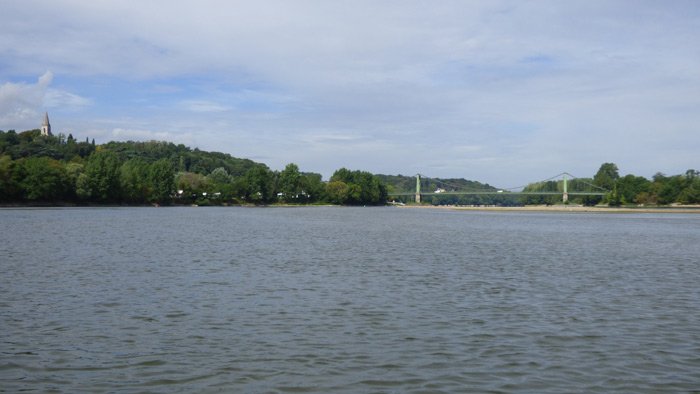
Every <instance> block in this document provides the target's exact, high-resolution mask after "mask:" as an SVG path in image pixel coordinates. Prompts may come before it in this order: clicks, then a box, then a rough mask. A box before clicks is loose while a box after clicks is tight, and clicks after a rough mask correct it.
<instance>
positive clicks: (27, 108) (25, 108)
mask: <svg viewBox="0 0 700 394" xmlns="http://www.w3.org/2000/svg"><path fill="white" fill-rule="evenodd" d="M52 80H53V74H52V73H51V72H50V71H47V72H45V73H44V74H43V75H41V76H40V77H39V78H38V79H37V81H36V83H34V84H28V83H23V82H20V83H13V82H6V83H4V84H2V85H0V125H2V126H4V127H7V128H8V129H13V128H20V127H24V125H26V124H28V122H33V123H36V124H35V125H34V127H32V128H36V127H39V125H40V124H41V118H40V115H39V114H40V109H41V108H42V106H43V104H44V97H45V95H46V90H47V88H48V86H49V85H50V84H51V81H52Z"/></svg>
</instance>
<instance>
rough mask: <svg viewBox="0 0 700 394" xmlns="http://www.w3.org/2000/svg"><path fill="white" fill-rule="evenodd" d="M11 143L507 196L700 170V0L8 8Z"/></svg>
mask: <svg viewBox="0 0 700 394" xmlns="http://www.w3.org/2000/svg"><path fill="white" fill-rule="evenodd" d="M0 21H1V23H2V28H0V130H10V129H15V130H17V131H23V130H28V129H34V128H39V127H40V125H41V121H42V119H43V114H44V112H45V111H47V112H48V113H49V117H50V119H51V125H52V129H53V131H54V132H62V133H64V134H66V135H67V134H68V133H72V134H73V136H74V137H76V138H77V139H84V138H89V139H93V138H94V139H95V140H96V142H97V143H105V142H108V141H111V140H116V141H126V140H134V141H146V140H165V141H170V142H174V143H177V144H180V143H182V144H185V145H187V146H190V147H192V148H195V147H197V148H199V149H202V150H209V151H219V152H225V153H229V154H231V155H233V156H235V157H242V158H249V159H252V160H255V161H258V162H262V163H265V164H267V165H268V166H269V167H270V168H271V169H273V170H281V169H283V168H284V166H285V165H286V164H288V163H296V164H297V165H298V166H299V167H300V168H301V170H302V171H308V172H317V173H321V174H323V175H324V177H325V178H326V179H327V178H328V177H329V176H330V175H331V174H332V173H333V172H334V171H335V170H337V169H339V168H341V167H345V168H349V169H351V170H363V171H370V172H372V173H381V174H402V175H415V174H417V173H420V174H423V175H424V176H428V177H442V178H466V179H469V180H475V181H479V182H483V183H488V184H490V185H493V186H496V187H502V188H510V187H517V186H521V185H525V184H527V183H530V182H536V181H539V180H543V179H546V178H549V177H551V176H553V175H556V174H558V173H561V172H564V171H566V172H569V173H571V174H573V175H575V176H579V177H591V176H593V175H594V174H595V172H596V171H597V170H598V168H599V167H600V165H601V164H602V163H605V162H612V163H615V164H617V166H618V168H619V170H620V174H621V175H625V174H634V175H639V176H645V177H647V178H650V177H651V176H653V175H654V174H655V173H657V172H662V173H664V174H667V175H675V174H682V173H685V171H686V170H687V169H690V168H693V169H700V44H699V43H700V1H697V0H687V1H686V0H672V1H644V0H621V1H615V0H605V1H597V0H581V1H578V0H567V1H558V0H555V1H544V0H543V1H526V0H516V1H498V0H487V1H480V0H459V1H449V0H445V1H411V0H406V1H382V0H370V1H363V0H353V1H343V0H335V1H322V0H319V1H305V0H293V1H288V0H281V1H266V0H257V1H230V0H228V1H216V0H200V1H197V2H193V1H179V0H169V1H160V0H151V1H147V2H143V1H128V0H119V1H112V0H104V1H87V0H82V1H76V0H73V1H69V0H55V1H48V0H47V1H34V0H22V1H15V0H0Z"/></svg>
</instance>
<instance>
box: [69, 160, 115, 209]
mask: <svg viewBox="0 0 700 394" xmlns="http://www.w3.org/2000/svg"><path fill="white" fill-rule="evenodd" d="M120 166H121V165H120V162H119V158H118V157H117V154H116V153H114V152H111V151H107V150H101V151H96V152H95V153H93V154H92V155H91V156H90V158H89V159H88V162H87V164H86V165H85V172H84V173H83V174H81V175H80V176H79V177H78V182H77V183H78V195H79V197H82V198H84V199H88V200H91V201H98V202H108V201H117V200H118V199H119V197H120V196H121V194H120V188H119V168H120Z"/></svg>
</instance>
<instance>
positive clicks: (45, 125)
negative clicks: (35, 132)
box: [41, 112, 53, 135]
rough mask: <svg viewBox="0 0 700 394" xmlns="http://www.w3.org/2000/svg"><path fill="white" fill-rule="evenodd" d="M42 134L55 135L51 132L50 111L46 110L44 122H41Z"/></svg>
mask: <svg viewBox="0 0 700 394" xmlns="http://www.w3.org/2000/svg"><path fill="white" fill-rule="evenodd" d="M41 135H53V134H51V124H50V123H49V113H48V112H44V123H42V124H41Z"/></svg>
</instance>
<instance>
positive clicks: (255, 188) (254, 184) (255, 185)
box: [245, 165, 275, 204]
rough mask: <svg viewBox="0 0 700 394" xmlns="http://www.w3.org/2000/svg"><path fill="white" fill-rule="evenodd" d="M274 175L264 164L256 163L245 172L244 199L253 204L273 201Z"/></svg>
mask: <svg viewBox="0 0 700 394" xmlns="http://www.w3.org/2000/svg"><path fill="white" fill-rule="evenodd" d="M273 182H274V177H273V174H272V172H271V171H270V170H269V169H267V167H266V166H262V165H258V166H255V167H253V168H251V169H250V170H248V172H247V173H246V174H245V183H246V185H247V188H246V189H245V199H246V201H249V202H252V203H254V204H267V203H270V202H272V201H273V198H274V196H275V194H274V184H273Z"/></svg>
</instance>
